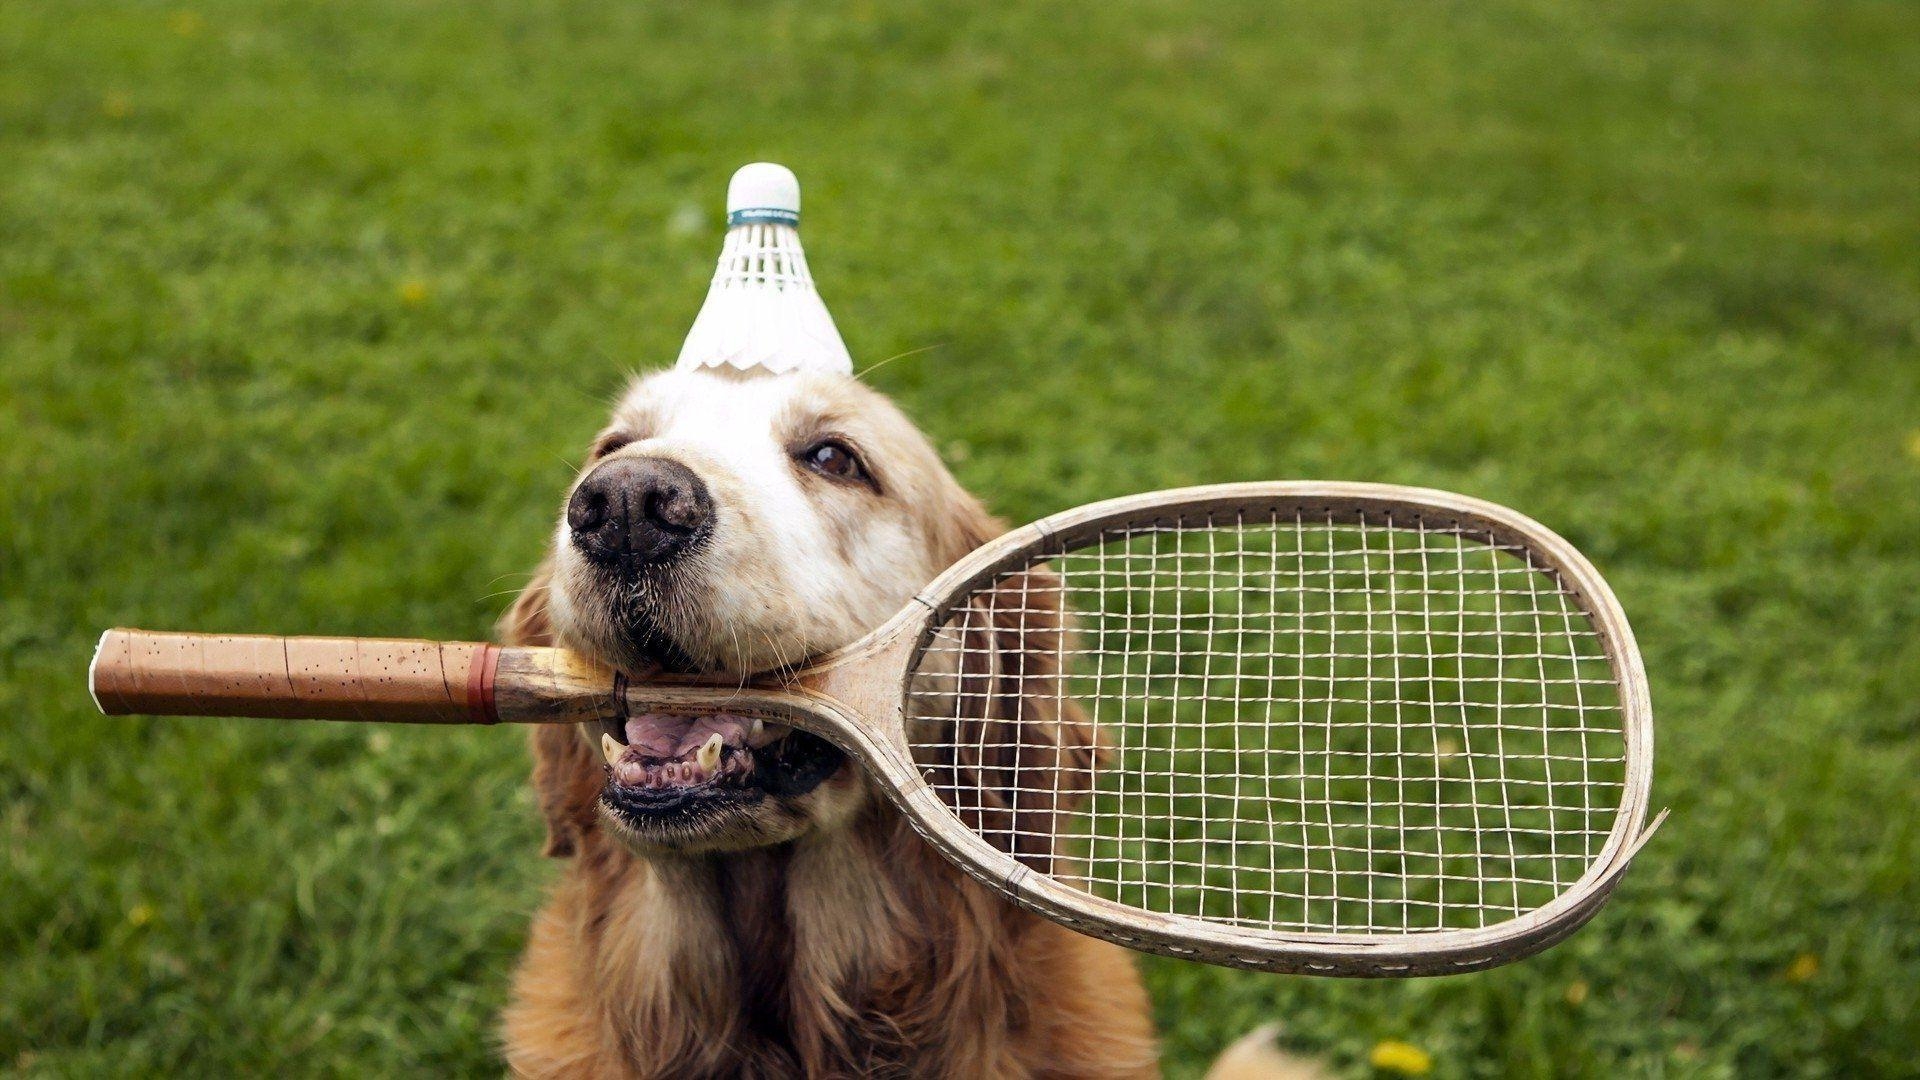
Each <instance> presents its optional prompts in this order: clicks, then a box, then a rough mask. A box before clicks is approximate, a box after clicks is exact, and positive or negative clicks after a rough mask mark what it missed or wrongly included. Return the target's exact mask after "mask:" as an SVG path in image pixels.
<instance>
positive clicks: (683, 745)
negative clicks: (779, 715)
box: [627, 713, 757, 760]
mask: <svg viewBox="0 0 1920 1080" xmlns="http://www.w3.org/2000/svg"><path fill="white" fill-rule="evenodd" d="M716 733H718V734H719V736H720V741H721V742H723V743H725V744H726V745H728V746H737V747H745V746H748V745H751V744H752V743H753V742H755V741H757V740H755V739H754V736H755V734H756V732H755V723H754V721H753V720H750V719H748V718H747V717H744V716H730V715H728V714H726V713H719V714H716V715H712V716H663V715H660V714H658V713H648V714H646V715H645V716H634V717H629V718H628V719H627V746H628V747H630V748H631V752H634V753H638V754H642V755H644V756H646V757H652V758H663V759H668V760H671V759H674V758H683V757H689V756H691V755H693V754H694V753H695V752H696V751H698V750H699V749H700V747H701V746H703V745H705V744H706V742H707V740H709V739H711V738H712V737H713V736H714V735H715V734H716Z"/></svg>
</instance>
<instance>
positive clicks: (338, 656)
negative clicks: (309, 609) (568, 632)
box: [87, 629, 520, 724]
mask: <svg viewBox="0 0 1920 1080" xmlns="http://www.w3.org/2000/svg"><path fill="white" fill-rule="evenodd" d="M501 651H502V650H501V649H500V648H499V647H498V646H495V645H485V644H480V643H475V642H439V641H404V640H390V639H381V638H326V637H271V636H267V635H253V634H169V633H156V632H152V631H146V630H124V629H115V630H109V631H107V632H106V633H105V634H104V635H102V636H101V638H100V645H99V648H98V649H96V650H95V652H94V656H93V666H92V667H91V668H90V669H89V671H88V676H87V681H88V685H89V689H90V690H91V691H92V693H93V701H94V704H95V705H97V706H99V708H100V711H101V712H103V713H105V714H107V715H109V716H125V715H130V714H147V715H157V716H261V717H284V718H298V719H309V720H385V721H397V722H401V723H416V724H490V723H494V722H495V721H497V720H498V719H499V716H498V714H497V713H496V712H495V707H494V706H495V697H494V680H495V673H496V670H497V667H498V664H499V658H500V654H501ZM513 651H515V652H518V651H520V650H513Z"/></svg>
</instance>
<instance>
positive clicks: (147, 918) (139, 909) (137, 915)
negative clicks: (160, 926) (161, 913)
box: [127, 904, 153, 926]
mask: <svg viewBox="0 0 1920 1080" xmlns="http://www.w3.org/2000/svg"><path fill="white" fill-rule="evenodd" d="M152 921H153V905H152V904H135V905H133V906H132V907H130V908H128V909H127V922H129V923H131V924H133V925H134V926H145V925H147V924H148V923H150V922H152Z"/></svg>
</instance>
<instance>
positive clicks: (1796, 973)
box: [1784, 952, 1820, 983]
mask: <svg viewBox="0 0 1920 1080" xmlns="http://www.w3.org/2000/svg"><path fill="white" fill-rule="evenodd" d="M1784 974H1785V975H1786V977H1787V981H1788V982H1797V983H1803V982H1806V981H1807V980H1809V979H1811V978H1813V977H1814V976H1815V975H1818V974H1820V958H1819V957H1817V956H1815V955H1813V954H1812V953H1810V952H1803V953H1801V954H1800V955H1799V956H1796V957H1794V958H1793V962H1792V963H1790V964H1788V965H1787V970H1786V972H1785V973H1784Z"/></svg>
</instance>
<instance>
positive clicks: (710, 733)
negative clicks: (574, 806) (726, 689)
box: [600, 713, 845, 825]
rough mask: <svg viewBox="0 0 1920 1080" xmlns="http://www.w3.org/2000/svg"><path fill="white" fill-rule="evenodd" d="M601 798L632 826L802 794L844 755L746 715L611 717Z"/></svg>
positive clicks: (605, 732) (603, 736)
mask: <svg viewBox="0 0 1920 1080" xmlns="http://www.w3.org/2000/svg"><path fill="white" fill-rule="evenodd" d="M600 748H601V752H602V753H603V754H604V755H605V756H606V759H607V785H606V788H605V789H604V790H603V791H602V792H601V796H600V798H601V801H602V802H604V803H605V804H606V805H607V807H608V809H610V810H613V811H614V812H615V813H616V814H618V815H619V816H621V817H622V818H624V819H626V821H627V822H628V823H629V824H632V825H646V824H658V823H660V822H661V820H662V819H663V818H684V817H687V816H691V815H699V814H702V813H707V812H713V811H718V810H721V809H724V808H726V807H729V806H742V805H746V804H749V803H753V802H757V801H759V800H760V799H763V798H766V797H768V796H774V797H784V798H792V797H795V796H799V795H804V794H806V793H807V792H809V791H812V790H813V789H814V788H816V787H818V786H819V785H820V783H821V782H822V781H824V780H826V779H827V777H829V776H832V775H833V774H834V773H835V772H836V771H837V770H838V769H839V768H840V765H841V763H842V762H843V761H844V760H845V757H844V755H842V754H841V753H840V751H838V750H836V749H834V748H833V746H832V745H831V744H829V743H828V742H827V741H826V740H824V739H821V738H819V737H818V736H815V735H810V734H808V733H807V732H804V731H799V730H796V729H793V728H789V727H786V726H785V725H781V724H772V723H766V722H763V721H760V720H755V719H750V718H747V717H741V716H729V715H724V714H721V715H714V716H668V715H662V714H655V713H649V714H647V715H644V716H635V717H630V718H628V719H627V720H626V722H625V723H622V722H620V721H617V720H609V721H606V722H605V723H604V724H603V725H602V729H601V733H600Z"/></svg>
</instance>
